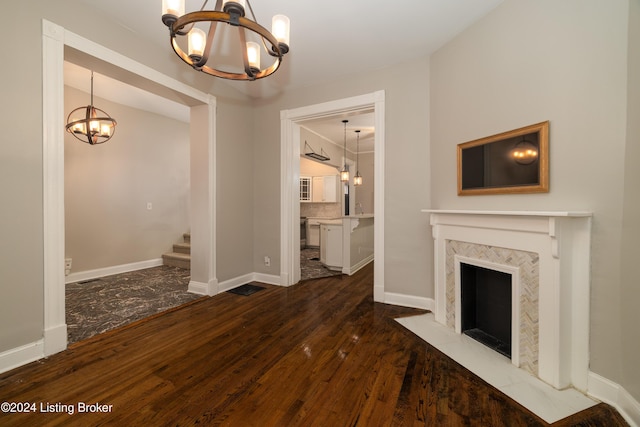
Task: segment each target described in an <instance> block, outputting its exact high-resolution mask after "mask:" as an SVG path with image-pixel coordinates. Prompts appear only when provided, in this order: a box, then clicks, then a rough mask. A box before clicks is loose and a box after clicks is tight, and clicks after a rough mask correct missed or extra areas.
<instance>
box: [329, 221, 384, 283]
mask: <svg viewBox="0 0 640 427" xmlns="http://www.w3.org/2000/svg"><path fill="white" fill-rule="evenodd" d="M320 227H321V230H320V261H321V262H322V263H323V264H324V265H325V266H326V267H327V268H329V269H331V270H338V271H340V270H341V271H342V273H344V274H348V275H352V274H354V273H355V272H356V271H358V270H360V269H361V268H362V267H364V266H365V265H367V264H368V263H370V262H371V261H373V230H374V215H373V214H362V215H350V216H343V217H342V218H341V219H327V220H324V221H320Z"/></svg>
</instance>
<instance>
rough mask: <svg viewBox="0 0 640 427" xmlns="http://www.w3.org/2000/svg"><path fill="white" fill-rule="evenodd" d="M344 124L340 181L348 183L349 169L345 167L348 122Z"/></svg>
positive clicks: (345, 121) (344, 121)
mask: <svg viewBox="0 0 640 427" xmlns="http://www.w3.org/2000/svg"><path fill="white" fill-rule="evenodd" d="M342 123H344V167H343V168H342V170H341V171H340V181H342V182H349V167H348V166H347V123H349V120H343V121H342Z"/></svg>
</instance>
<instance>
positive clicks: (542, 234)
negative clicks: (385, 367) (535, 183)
mask: <svg viewBox="0 0 640 427" xmlns="http://www.w3.org/2000/svg"><path fill="white" fill-rule="evenodd" d="M422 212H425V213H428V214H430V224H431V226H432V235H433V239H434V270H435V271H434V279H435V306H434V315H435V320H436V321H437V322H439V323H441V324H443V325H445V326H448V327H450V328H455V326H454V324H453V322H452V318H453V317H455V309H454V308H452V307H455V304H452V303H451V299H452V298H454V297H453V295H454V294H453V292H452V290H451V288H452V286H453V285H452V283H454V282H453V279H452V277H451V275H452V274H454V273H452V271H453V269H452V266H451V265H447V262H449V263H451V262H452V259H453V257H452V256H451V253H452V251H455V250H456V249H455V248H456V245H458V246H459V247H464V248H466V249H465V250H467V251H470V252H473V255H472V256H474V257H478V260H479V261H490V262H495V260H491V259H482V258H483V257H485V256H488V255H484V254H485V253H492V252H499V251H501V252H503V253H504V252H505V251H507V252H506V253H509V252H508V251H514V252H513V254H514V255H516V256H518V255H519V254H525V253H526V254H537V256H536V257H535V258H536V261H535V269H536V271H537V273H536V274H537V276H536V279H535V281H536V285H535V288H536V289H535V290H536V293H537V300H536V302H535V304H536V305H535V306H533V307H534V310H535V313H536V314H537V318H536V319H534V320H533V323H534V324H535V328H536V329H535V332H534V333H533V335H535V338H536V341H537V342H536V344H535V346H536V350H535V351H536V355H535V357H536V360H535V363H536V364H537V368H536V369H537V372H534V375H537V376H538V377H539V378H540V379H542V380H543V381H545V382H547V383H548V384H550V385H552V386H554V387H555V388H558V389H562V388H565V387H569V386H573V387H575V388H577V389H579V390H583V391H585V390H586V389H587V376H588V367H589V292H590V243H591V216H592V215H591V213H589V212H581V211H554V212H549V211H479V210H433V209H425V210H423V211H422ZM452 242H454V243H455V244H456V245H453V244H452ZM469 248H472V249H473V250H470V249H469ZM462 255H465V256H467V257H468V256H469V254H462ZM456 256H457V255H456ZM532 256H533V255H532ZM447 259H449V261H447ZM505 264H506V262H505ZM518 268H521V267H518ZM448 275H449V277H448ZM529 307H532V305H529ZM532 317H534V316H532ZM518 326H519V327H520V325H518ZM518 360H519V358H518V357H516V358H514V359H512V362H513V363H516V364H517V363H519V362H518Z"/></svg>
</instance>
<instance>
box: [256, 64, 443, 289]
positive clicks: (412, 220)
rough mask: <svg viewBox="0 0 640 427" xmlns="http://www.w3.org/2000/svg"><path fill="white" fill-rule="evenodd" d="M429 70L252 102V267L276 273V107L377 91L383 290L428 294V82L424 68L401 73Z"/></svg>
mask: <svg viewBox="0 0 640 427" xmlns="http://www.w3.org/2000/svg"><path fill="white" fill-rule="evenodd" d="M428 69H429V62H428V59H426V58H422V59H419V60H416V61H414V62H411V63H407V64H399V65H395V66H392V67H389V68H384V69H381V70H376V71H372V72H370V73H367V74H363V75H358V76H354V77H350V78H344V79H342V80H341V81H338V82H334V83H331V84H326V85H317V86H310V87H306V88H304V89H300V90H296V91H293V92H290V93H287V94H285V95H282V96H280V97H275V98H271V99H268V100H259V101H257V103H256V116H255V117H256V121H255V125H254V133H255V135H256V137H257V136H258V135H259V136H260V138H261V141H262V142H261V144H259V145H256V146H255V156H256V157H255V158H256V159H261V161H260V162H258V161H256V162H255V167H256V170H255V173H256V178H257V177H259V179H256V181H255V184H254V185H255V190H254V195H255V198H254V201H255V204H254V206H255V224H256V227H255V233H256V234H255V251H254V269H255V270H256V271H258V272H263V273H269V274H280V272H279V268H278V267H279V265H280V262H279V259H280V209H279V206H277V205H275V204H274V202H273V201H274V200H280V166H281V165H280V157H279V155H280V111H281V110H287V109H293V108H298V107H302V106H306V105H312V104H317V103H321V102H327V101H332V100H337V99H343V98H347V97H351V96H356V95H362V94H366V93H371V92H374V91H377V90H384V91H385V96H386V128H385V131H386V134H385V137H386V150H385V152H384V153H380V155H384V156H385V167H386V170H385V224H384V227H385V256H386V259H385V290H386V291H387V292H395V293H401V294H408V295H416V296H421V297H433V284H432V273H431V269H430V265H431V264H432V246H433V243H432V239H431V234H430V231H429V229H428V218H427V216H426V215H425V214H423V213H421V212H420V210H421V209H424V208H427V207H429V205H430V197H429V191H430V190H429V189H430V174H429V170H428V168H427V167H426V165H428V164H429V144H428V143H429V136H428V135H429V101H428V99H429V90H428V83H429V80H428V74H426V73H427V72H426V71H425V75H424V76H421V77H420V78H416V79H407V78H406V73H407V70H421V72H422V70H428ZM314 149H316V150H317V148H316V147H314ZM376 155H378V153H376ZM332 159H333V157H332ZM376 173H377V171H376ZM265 255H269V256H270V257H271V259H272V263H271V267H270V268H269V267H265V266H264V264H263V262H262V257H264V256H265Z"/></svg>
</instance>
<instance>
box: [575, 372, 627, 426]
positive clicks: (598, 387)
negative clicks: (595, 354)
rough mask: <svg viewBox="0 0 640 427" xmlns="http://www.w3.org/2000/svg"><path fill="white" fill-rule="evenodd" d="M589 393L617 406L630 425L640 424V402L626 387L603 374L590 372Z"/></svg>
mask: <svg viewBox="0 0 640 427" xmlns="http://www.w3.org/2000/svg"><path fill="white" fill-rule="evenodd" d="M587 393H588V394H589V396H591V397H594V398H596V399H598V400H601V401H602V402H605V403H608V404H609V405H611V406H613V407H614V408H616V409H617V410H618V412H619V413H620V415H622V417H623V418H624V419H625V421H627V422H628V423H629V425H630V426H632V427H638V426H640V403H639V402H638V401H637V400H635V399H634V398H633V397H632V396H631V395H630V394H629V393H628V392H627V391H626V390H625V389H624V387H622V386H620V385H619V384H616V383H614V382H613V381H611V380H608V379H607V378H604V377H603V376H601V375H598V374H596V373H594V372H589V379H588V385H587Z"/></svg>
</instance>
